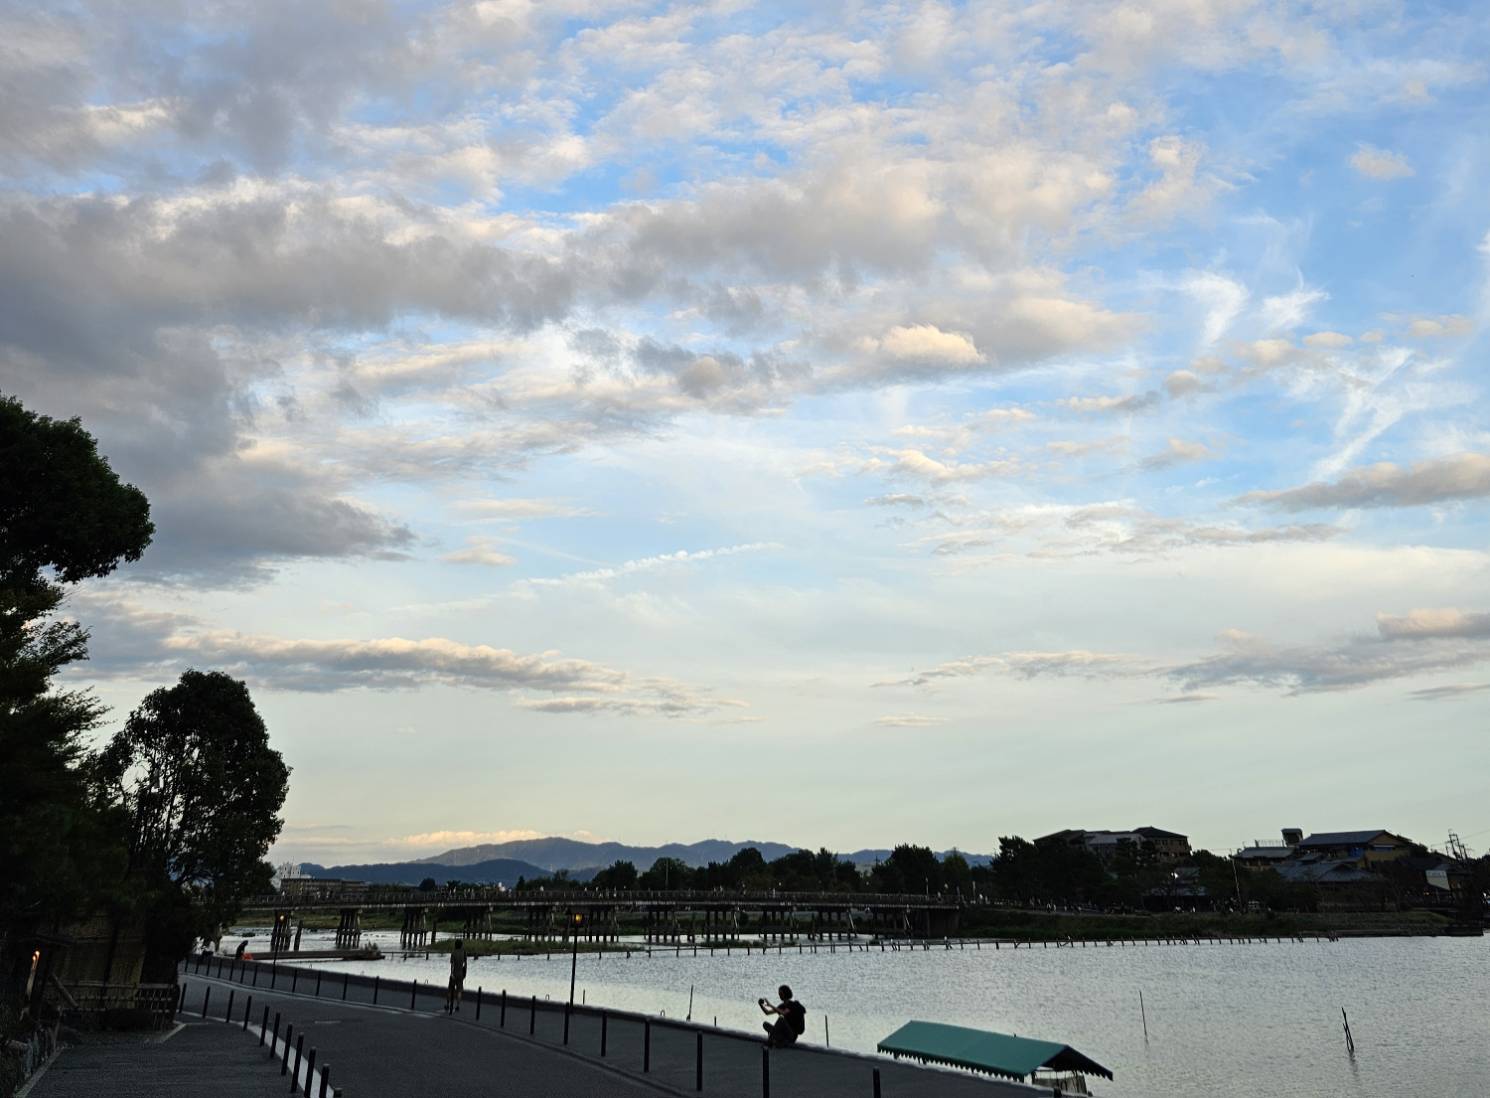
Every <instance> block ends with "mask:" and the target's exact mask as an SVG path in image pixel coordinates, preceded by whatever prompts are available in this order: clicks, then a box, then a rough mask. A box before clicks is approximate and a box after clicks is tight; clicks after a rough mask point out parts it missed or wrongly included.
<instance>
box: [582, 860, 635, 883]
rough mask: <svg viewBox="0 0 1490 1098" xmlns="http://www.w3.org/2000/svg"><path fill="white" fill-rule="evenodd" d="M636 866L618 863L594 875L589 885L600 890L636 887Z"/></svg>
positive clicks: (623, 862)
mask: <svg viewBox="0 0 1490 1098" xmlns="http://www.w3.org/2000/svg"><path fill="white" fill-rule="evenodd" d="M636 878H637V873H636V866H634V865H632V864H631V863H630V862H625V861H618V862H615V863H613V864H612V865H610V866H609V867H608V868H606V869H602V870H601V871H600V872H599V873H597V874H595V877H594V879H593V880H592V881H591V883H592V884H593V885H594V886H595V887H596V888H602V889H623V890H625V889H632V888H635V887H636Z"/></svg>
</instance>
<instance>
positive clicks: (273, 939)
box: [269, 911, 293, 953]
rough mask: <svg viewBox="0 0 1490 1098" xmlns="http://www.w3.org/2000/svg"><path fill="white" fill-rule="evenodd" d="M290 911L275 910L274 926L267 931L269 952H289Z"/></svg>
mask: <svg viewBox="0 0 1490 1098" xmlns="http://www.w3.org/2000/svg"><path fill="white" fill-rule="evenodd" d="M291 914H292V913H291V912H289V911H276V912H275V913H274V926H273V928H272V929H271V930H270V931H269V951H270V952H271V953H288V952H290V938H291V927H292V925H293V924H292V923H291V921H290V916H291Z"/></svg>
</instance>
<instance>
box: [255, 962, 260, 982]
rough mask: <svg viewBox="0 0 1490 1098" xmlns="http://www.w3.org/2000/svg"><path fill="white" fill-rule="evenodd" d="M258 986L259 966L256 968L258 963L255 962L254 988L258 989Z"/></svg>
mask: <svg viewBox="0 0 1490 1098" xmlns="http://www.w3.org/2000/svg"><path fill="white" fill-rule="evenodd" d="M258 986H259V966H258V963H257V962H255V963H254V987H258Z"/></svg>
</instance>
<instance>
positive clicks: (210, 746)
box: [99, 671, 290, 965]
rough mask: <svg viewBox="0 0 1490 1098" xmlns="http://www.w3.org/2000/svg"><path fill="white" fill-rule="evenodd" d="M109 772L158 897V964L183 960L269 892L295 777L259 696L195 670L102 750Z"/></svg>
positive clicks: (133, 862) (140, 874) (137, 856)
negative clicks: (197, 941) (200, 940)
mask: <svg viewBox="0 0 1490 1098" xmlns="http://www.w3.org/2000/svg"><path fill="white" fill-rule="evenodd" d="M99 768H100V773H101V775H102V777H103V780H104V782H105V783H106V786H107V788H108V789H109V790H110V791H111V793H112V795H113V796H114V797H115V798H116V800H117V803H118V804H119V805H120V806H121V807H122V808H123V809H124V810H125V812H126V813H127V814H128V818H129V832H128V841H129V854H130V866H131V869H132V870H133V871H134V873H135V874H136V877H137V879H138V880H139V881H140V882H141V884H142V886H143V887H144V888H145V889H146V890H147V893H148V895H149V897H150V898H149V901H148V903H149V906H150V909H151V922H152V927H153V928H155V929H156V930H157V936H156V940H155V941H154V942H153V943H152V944H153V945H154V946H155V947H156V948H155V949H154V950H152V953H156V954H158V955H159V956H160V958H161V960H162V961H163V962H164V961H169V963H170V964H172V965H174V963H175V961H176V960H177V959H178V958H179V957H180V956H181V955H182V954H183V953H185V951H186V949H187V948H188V947H189V946H190V942H191V939H192V938H193V937H209V936H215V935H216V934H217V933H218V931H219V930H220V928H221V927H223V926H224V925H226V924H227V923H228V922H229V921H230V920H231V919H233V918H234V917H235V916H236V914H237V912H238V909H239V906H240V905H241V902H242V900H243V899H244V898H245V897H246V896H248V895H251V894H252V893H254V892H258V891H261V890H264V889H265V888H266V887H267V884H268V881H269V877H270V876H271V874H272V869H271V868H270V866H269V864H268V863H267V862H266V861H265V860H264V857H265V855H266V854H267V853H268V852H269V846H270V844H271V843H272V842H273V841H274V839H275V837H276V836H277V835H278V834H279V830H280V827H281V826H282V825H283V822H284V821H283V820H282V819H280V817H279V810H280V807H281V806H282V805H283V804H284V800H285V793H286V791H287V789H288V786H289V774H290V771H289V768H288V767H287V766H286V765H285V763H284V760H283V759H282V758H281V757H280V754H279V752H278V751H276V750H274V749H273V748H272V747H270V746H269V732H268V730H267V729H266V728H265V727H264V721H263V719H262V718H261V717H260V716H259V713H258V710H257V709H255V708H254V704H253V699H252V698H251V697H250V696H249V693H248V687H247V686H245V685H244V684H243V683H242V682H239V681H238V680H237V679H234V678H232V677H231V676H228V675H225V674H223V673H221V672H217V671H213V672H201V671H187V672H186V673H185V674H184V675H182V676H181V681H180V682H178V683H177V684H176V685H175V686H172V687H162V688H161V689H159V690H155V691H153V692H151V693H150V694H149V695H148V696H147V697H146V698H145V700H144V701H143V702H142V703H141V704H140V707H139V708H138V709H136V710H135V711H134V712H133V713H132V714H130V717H129V720H128V721H127V722H126V724H125V726H124V728H123V730H122V731H120V732H119V734H118V735H116V736H115V737H114V738H113V740H112V741H110V743H109V745H108V746H107V747H106V748H105V749H104V750H103V753H102V755H101V756H100V761H99Z"/></svg>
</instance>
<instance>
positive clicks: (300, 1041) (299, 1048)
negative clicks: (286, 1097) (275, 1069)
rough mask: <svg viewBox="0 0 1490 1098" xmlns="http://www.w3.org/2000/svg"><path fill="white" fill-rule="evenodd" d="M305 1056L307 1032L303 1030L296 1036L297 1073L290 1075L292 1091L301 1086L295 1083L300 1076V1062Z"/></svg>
mask: <svg viewBox="0 0 1490 1098" xmlns="http://www.w3.org/2000/svg"><path fill="white" fill-rule="evenodd" d="M304 1058H305V1033H304V1032H303V1031H302V1032H301V1033H299V1034H297V1035H296V1037H295V1074H294V1075H291V1076H290V1093H292V1094H293V1093H294V1092H295V1091H297V1090H299V1089H300V1088H299V1087H297V1086H296V1085H295V1080H297V1079H299V1078H300V1062H301V1061H302V1060H303V1059H304Z"/></svg>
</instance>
